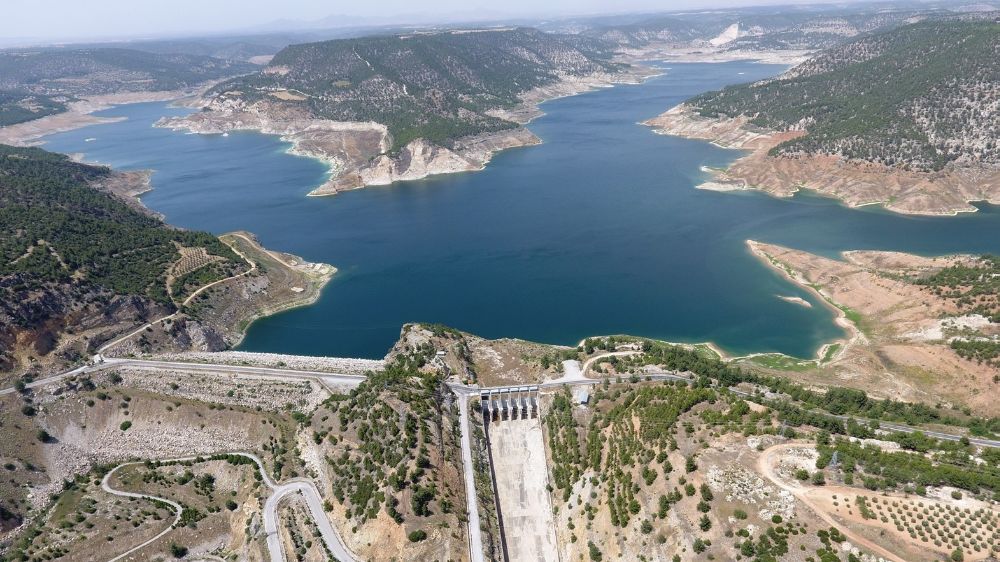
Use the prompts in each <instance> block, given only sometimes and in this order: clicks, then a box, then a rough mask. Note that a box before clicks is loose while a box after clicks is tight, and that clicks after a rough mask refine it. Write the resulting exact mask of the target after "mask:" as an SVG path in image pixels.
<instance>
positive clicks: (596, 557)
mask: <svg viewBox="0 0 1000 562" xmlns="http://www.w3.org/2000/svg"><path fill="white" fill-rule="evenodd" d="M587 550H589V551H590V560H591V562H601V560H603V559H604V555H603V554H601V550H600V549H599V548H597V545H596V544H594V541H587Z"/></svg>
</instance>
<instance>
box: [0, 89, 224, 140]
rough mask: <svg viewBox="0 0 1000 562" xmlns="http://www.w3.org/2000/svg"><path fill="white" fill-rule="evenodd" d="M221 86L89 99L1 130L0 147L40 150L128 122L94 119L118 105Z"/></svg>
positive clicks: (198, 92) (180, 96) (175, 97)
mask: <svg viewBox="0 0 1000 562" xmlns="http://www.w3.org/2000/svg"><path fill="white" fill-rule="evenodd" d="M217 83H218V81H213V82H206V83H203V84H199V85H198V86H195V87H193V88H187V89H182V90H161V91H155V92H123V93H119V94H104V95H98V96H88V97H87V98H86V99H83V100H81V101H76V102H72V103H70V104H69V105H68V108H69V109H68V110H67V111H64V112H62V113H56V114H55V115H48V116H46V117H42V118H40V119H35V120H33V121H26V122H24V123H18V124H16V125H8V126H6V127H0V144H9V145H13V146H37V145H40V144H43V142H42V141H40V140H39V139H41V138H42V137H44V136H46V135H52V134H55V133H63V132H66V131H72V130H74V129H80V128H82V127H87V126H90V125H100V124H103V123H115V122H117V121H122V120H123V119H124V118H122V117H97V116H95V115H93V114H94V113H97V112H98V111H104V110H105V109H111V108H112V107H114V106H116V105H126V104H131V103H145V102H155V101H170V100H176V99H181V98H185V97H189V96H195V95H199V94H201V93H202V92H204V91H205V90H207V89H209V88H211V87H212V86H214V85H215V84H217Z"/></svg>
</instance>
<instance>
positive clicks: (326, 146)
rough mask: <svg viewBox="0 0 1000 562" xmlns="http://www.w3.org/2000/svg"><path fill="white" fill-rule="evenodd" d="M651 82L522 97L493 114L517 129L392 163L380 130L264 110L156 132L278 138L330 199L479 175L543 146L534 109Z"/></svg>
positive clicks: (205, 117)
mask: <svg viewBox="0 0 1000 562" xmlns="http://www.w3.org/2000/svg"><path fill="white" fill-rule="evenodd" d="M655 74H656V71H655V70H653V69H649V68H645V67H637V66H633V67H632V69H631V70H630V71H628V72H623V73H616V74H594V75H589V76H584V77H564V78H563V79H562V80H560V81H558V82H555V83H553V84H550V85H547V86H543V87H540V88H536V89H533V90H531V91H529V92H526V93H525V94H524V95H523V96H522V97H521V103H520V104H519V105H518V106H517V107H515V108H513V109H509V110H495V111H493V112H491V114H492V115H494V116H496V117H501V118H503V119H507V120H510V121H512V122H514V123H517V124H518V125H519V126H518V127H516V128H512V129H509V130H505V131H498V132H494V133H484V134H481V135H474V136H469V137H463V138H460V139H457V140H456V141H455V143H454V145H453V146H452V147H450V148H446V147H443V146H439V145H435V144H433V143H430V142H428V141H427V140H425V139H416V140H414V141H412V142H410V143H409V144H407V145H406V146H405V147H403V149H402V150H401V151H400V152H399V154H397V155H395V156H390V155H388V154H386V152H387V151H388V148H389V146H390V138H389V133H388V131H387V129H386V127H385V126H384V125H381V124H379V123H370V122H369V123H361V122H338V121H331V120H326V119H316V118H313V117H311V116H309V115H304V114H302V113H296V112H292V111H289V110H287V109H283V108H281V107H280V106H278V105H277V104H269V103H267V102H258V103H254V104H247V103H245V102H243V101H242V100H226V101H211V102H210V101H205V100H198V101H197V102H195V103H194V104H193V105H195V106H198V107H202V108H203V109H206V111H200V112H197V113H194V114H191V115H189V116H185V117H177V118H164V119H161V120H160V121H159V122H158V123H157V126H160V127H166V128H171V129H176V130H186V131H190V132H194V133H202V134H218V133H225V132H229V131H235V130H253V131H258V132H262V133H265V134H273V135H279V136H281V138H282V140H284V141H285V142H289V143H291V144H292V148H291V149H290V150H289V152H291V153H293V154H299V155H303V156H308V157H312V158H316V159H318V160H321V161H323V162H324V163H326V164H327V165H328V166H329V167H330V169H331V171H330V177H329V178H328V179H327V181H326V182H324V183H323V185H321V186H319V187H318V188H316V189H314V190H313V191H312V192H310V193H309V195H311V196H321V195H335V194H337V193H340V192H342V191H347V190H351V189H358V188H361V187H365V186H371V185H387V184H391V183H393V182H396V181H403V180H415V179H422V178H426V177H428V176H432V175H437V174H448V173H456V172H469V171H477V170H481V169H483V168H484V167H485V166H486V164H488V163H489V161H490V159H491V158H492V157H493V155H494V154H496V153H497V152H499V151H501V150H506V149H509V148H516V147H522V146H531V145H535V144H539V143H540V142H541V140H540V139H539V138H538V137H536V136H535V135H534V134H533V133H532V132H531V131H529V130H528V129H526V128H524V127H523V125H524V124H526V123H529V122H530V121H531V120H532V119H535V118H537V117H538V116H540V115H542V114H543V112H542V111H541V109H539V107H538V105H539V104H541V103H542V102H545V101H548V100H551V99H555V98H559V97H565V96H571V95H576V94H579V93H583V92H586V91H590V90H593V89H596V88H602V87H610V86H612V85H614V84H622V83H626V84H636V83H640V82H641V81H643V80H645V79H646V78H648V77H650V76H653V75H655ZM189 105H192V104H189Z"/></svg>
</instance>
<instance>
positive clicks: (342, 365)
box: [151, 351, 385, 375]
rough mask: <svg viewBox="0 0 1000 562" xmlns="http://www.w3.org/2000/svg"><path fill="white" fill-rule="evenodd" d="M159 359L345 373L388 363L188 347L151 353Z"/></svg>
mask: <svg viewBox="0 0 1000 562" xmlns="http://www.w3.org/2000/svg"><path fill="white" fill-rule="evenodd" d="M151 359H156V360H158V361H188V362H192V363H214V364H218V365H241V366H242V365H245V366H253V367H271V368H282V367H284V368H288V369H298V370H301V371H322V372H326V373H338V374H343V375H363V374H365V373H366V372H368V371H379V370H382V369H383V368H384V367H385V361H383V360H381V359H351V358H345V357H313V356H308V355H282V354H280V353H254V352H250V351H218V352H202V351H189V352H184V353H164V354H159V355H155V356H153V357H151Z"/></svg>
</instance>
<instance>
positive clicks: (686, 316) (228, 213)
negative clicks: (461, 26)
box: [44, 62, 1000, 357]
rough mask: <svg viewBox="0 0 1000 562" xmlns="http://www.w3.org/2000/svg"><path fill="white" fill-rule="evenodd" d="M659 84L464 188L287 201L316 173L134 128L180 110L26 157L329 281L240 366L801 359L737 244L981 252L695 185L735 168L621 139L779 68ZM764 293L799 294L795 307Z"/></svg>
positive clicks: (587, 102) (796, 332) (52, 140)
mask: <svg viewBox="0 0 1000 562" xmlns="http://www.w3.org/2000/svg"><path fill="white" fill-rule="evenodd" d="M658 66H659V67H660V68H662V69H663V72H664V74H663V75H661V76H657V77H654V78H651V79H650V80H648V81H646V82H645V83H643V84H641V85H622V86H616V87H613V88H606V89H601V90H597V91H593V92H589V93H586V94H582V95H578V96H573V97H568V98H562V99H558V100H553V101H550V102H547V103H545V104H543V105H542V108H543V109H544V110H545V112H546V115H544V116H543V117H540V118H538V119H537V120H535V121H534V122H532V123H531V124H530V125H529V128H530V129H531V130H532V131H533V132H534V133H535V134H536V135H538V136H539V137H540V138H541V139H542V140H543V141H544V142H543V144H541V145H539V146H534V147H525V148H519V149H514V150H508V151H505V152H502V153H499V154H497V155H496V156H495V157H494V159H493V161H492V162H491V163H490V164H489V165H488V166H487V168H486V169H485V170H483V171H480V172H471V173H462V174H449V175H442V176H435V177H432V178H429V179H426V180H421V181H408V182H399V183H396V184H393V185H391V186H379V187H368V188H365V189H360V190H356V191H351V192H348V193H343V194H340V195H336V196H333V197H306V194H307V193H309V192H310V191H311V190H312V189H314V188H315V187H316V186H318V185H319V184H321V183H322V182H323V181H324V180H325V179H326V177H327V174H328V169H327V167H326V166H325V165H324V164H322V163H320V162H318V161H316V160H312V159H309V158H304V157H299V156H294V155H290V154H287V153H286V150H287V149H288V148H289V145H288V144H287V143H284V142H282V141H281V140H280V139H279V138H278V137H275V136H267V135H262V134H259V133H254V132H236V133H230V134H229V135H227V136H222V135H194V134H185V133H184V132H180V131H171V130H167V129H160V128H154V127H153V126H152V125H153V123H155V122H156V121H157V120H158V119H159V118H160V117H163V116H166V115H183V114H185V113H187V112H190V111H191V110H190V109H184V108H177V107H171V106H170V105H169V104H167V103H143V104H133V105H123V106H117V107H114V108H112V109H109V110H106V111H103V112H101V113H98V114H97V115H101V116H108V117H125V118H126V119H125V120H122V121H119V122H115V123H109V124H101V125H94V126H90V127H86V128H82V129H77V130H74V131H70V132H65V133H59V134H55V135H51V136H48V137H46V138H45V139H44V140H45V142H46V144H45V148H47V149H49V150H54V151H58V152H66V153H82V154H83V157H84V159H85V160H86V161H89V162H97V163H102V164H108V165H111V166H114V167H115V168H119V169H126V170H133V169H152V170H155V173H154V174H153V177H152V185H153V188H154V189H153V191H151V192H149V193H147V194H145V195H144V196H143V197H142V200H143V202H144V203H145V204H146V205H147V206H148V207H150V208H151V209H153V210H155V211H157V212H159V213H162V214H163V215H164V216H165V218H166V220H167V222H169V223H171V224H174V225H177V226H181V227H184V228H192V229H203V230H208V231H211V232H214V233H218V234H221V233H224V232H229V231H233V230H248V231H250V232H253V233H254V234H256V235H257V236H258V237H259V238H260V240H261V242H262V243H263V244H264V245H265V246H266V247H268V248H270V249H274V250H280V251H284V252H290V253H293V254H296V255H299V256H302V257H303V258H304V259H306V260H309V261H316V262H324V263H329V264H331V265H334V266H336V267H337V268H339V272H338V273H337V275H336V276H334V278H333V280H332V281H331V282H330V283H329V285H327V287H326V289H325V290H324V292H323V295H322V297H321V299H320V300H319V302H317V303H316V304H314V305H312V306H309V307H304V308H298V309H295V310H290V311H287V312H284V313H281V314H278V315H275V316H272V317H269V318H265V319H262V320H259V321H257V322H255V323H254V324H253V325H252V326H251V328H250V330H249V332H248V333H247V336H246V338H245V339H244V341H243V342H242V344H241V345H240V349H243V350H247V351H266V352H275V353H290V354H302V355H329V356H344V357H381V356H383V355H384V354H385V353H386V352H387V351H388V349H389V348H390V347H391V346H392V344H393V342H395V340H396V339H397V337H398V335H399V330H400V327H401V326H402V325H403V324H404V323H406V322H415V321H420V322H437V323H442V324H446V325H449V326H452V327H455V328H458V329H461V330H465V331H468V332H472V333H475V334H477V335H481V336H484V337H489V338H497V337H517V338H524V339H529V340H534V341H540V342H546V343H557V344H568V345H575V344H576V342H578V341H579V340H580V339H581V338H584V337H587V336H593V335H605V334H632V335H639V336H647V337H652V338H657V339H663V340H668V341H676V342H703V341H711V342H714V343H715V344H717V345H718V346H719V347H721V348H722V349H723V350H725V351H726V352H729V353H732V354H738V355H742V354H747V353H754V352H782V353H786V354H789V355H793V356H797V357H811V356H813V355H814V354H815V353H816V351H817V350H818V349H819V347H820V346H821V345H822V344H823V343H826V342H828V341H830V340H832V339H835V338H837V337H840V336H842V335H843V333H842V331H841V329H840V328H838V327H837V326H836V325H835V324H834V323H833V318H834V315H833V312H831V311H830V309H829V308H827V307H825V306H821V303H820V302H819V299H818V298H817V297H815V296H814V295H813V294H811V293H809V292H807V291H805V290H802V289H800V288H798V287H796V286H795V285H793V284H791V283H790V282H788V281H786V280H785V279H783V278H782V277H781V276H780V275H778V274H777V273H775V272H773V271H772V270H771V269H769V268H768V267H766V266H764V265H763V264H762V263H760V262H759V261H758V260H757V259H756V258H755V257H753V256H752V255H751V254H750V253H749V252H748V251H747V249H746V246H745V240H747V239H754V240H760V241H763V242H769V243H774V244H781V245H784V246H789V247H792V248H796V249H800V250H805V251H808V252H813V253H818V254H822V255H826V256H837V255H838V253H839V252H841V251H843V250H863V249H881V250H899V251H905V252H912V253H918V254H925V255H930V254H944V253H954V252H972V253H985V252H992V253H1000V209H998V208H997V207H992V206H988V205H982V206H980V212H977V213H966V214H962V215H959V216H957V217H914V216H905V215H898V214H893V213H889V212H886V211H884V210H882V209H881V208H879V207H877V206H872V207H865V208H861V209H848V208H845V207H844V206H842V205H841V204H839V203H838V202H836V201H833V200H830V199H824V198H820V197H816V196H812V195H808V194H800V195H797V196H795V197H793V198H790V199H776V198H772V197H770V196H767V195H764V194H760V193H754V192H739V193H716V192H710V191H704V190H698V189H695V186H696V185H697V184H699V183H701V181H703V180H704V179H706V174H705V173H704V172H702V171H701V167H702V166H709V167H724V166H726V165H727V164H728V163H729V162H731V161H733V160H734V159H736V158H737V157H739V155H740V153H739V152H737V151H732V150H724V149H721V148H718V147H716V146H714V145H711V144H709V143H706V142H701V141H694V140H687V139H681V138H675V137H669V136H664V135H658V134H655V133H654V132H653V131H652V129H650V128H648V127H645V126H642V125H639V124H638V122H640V121H642V120H645V119H648V118H650V117H654V116H656V115H658V114H659V113H662V112H663V111H665V110H667V109H668V108H670V107H672V106H674V105H676V104H678V103H680V102H681V101H683V100H684V99H686V98H688V97H690V96H692V95H695V94H698V93H700V92H704V91H707V90H713V89H718V88H721V87H723V86H725V85H727V84H734V83H739V82H746V81H751V80H757V79H761V78H764V77H768V76H773V75H775V74H777V73H779V72H780V71H781V70H782V69H783V68H784V67H782V66H777V65H766V64H756V63H752V62H732V63H721V64H708V63H705V64H702V63H658ZM779 296H797V297H801V298H803V299H806V300H807V301H809V302H811V303H812V304H813V306H812V308H807V307H804V306H801V305H799V304H795V303H791V302H786V301H784V300H781V299H780V298H778V297H779Z"/></svg>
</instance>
